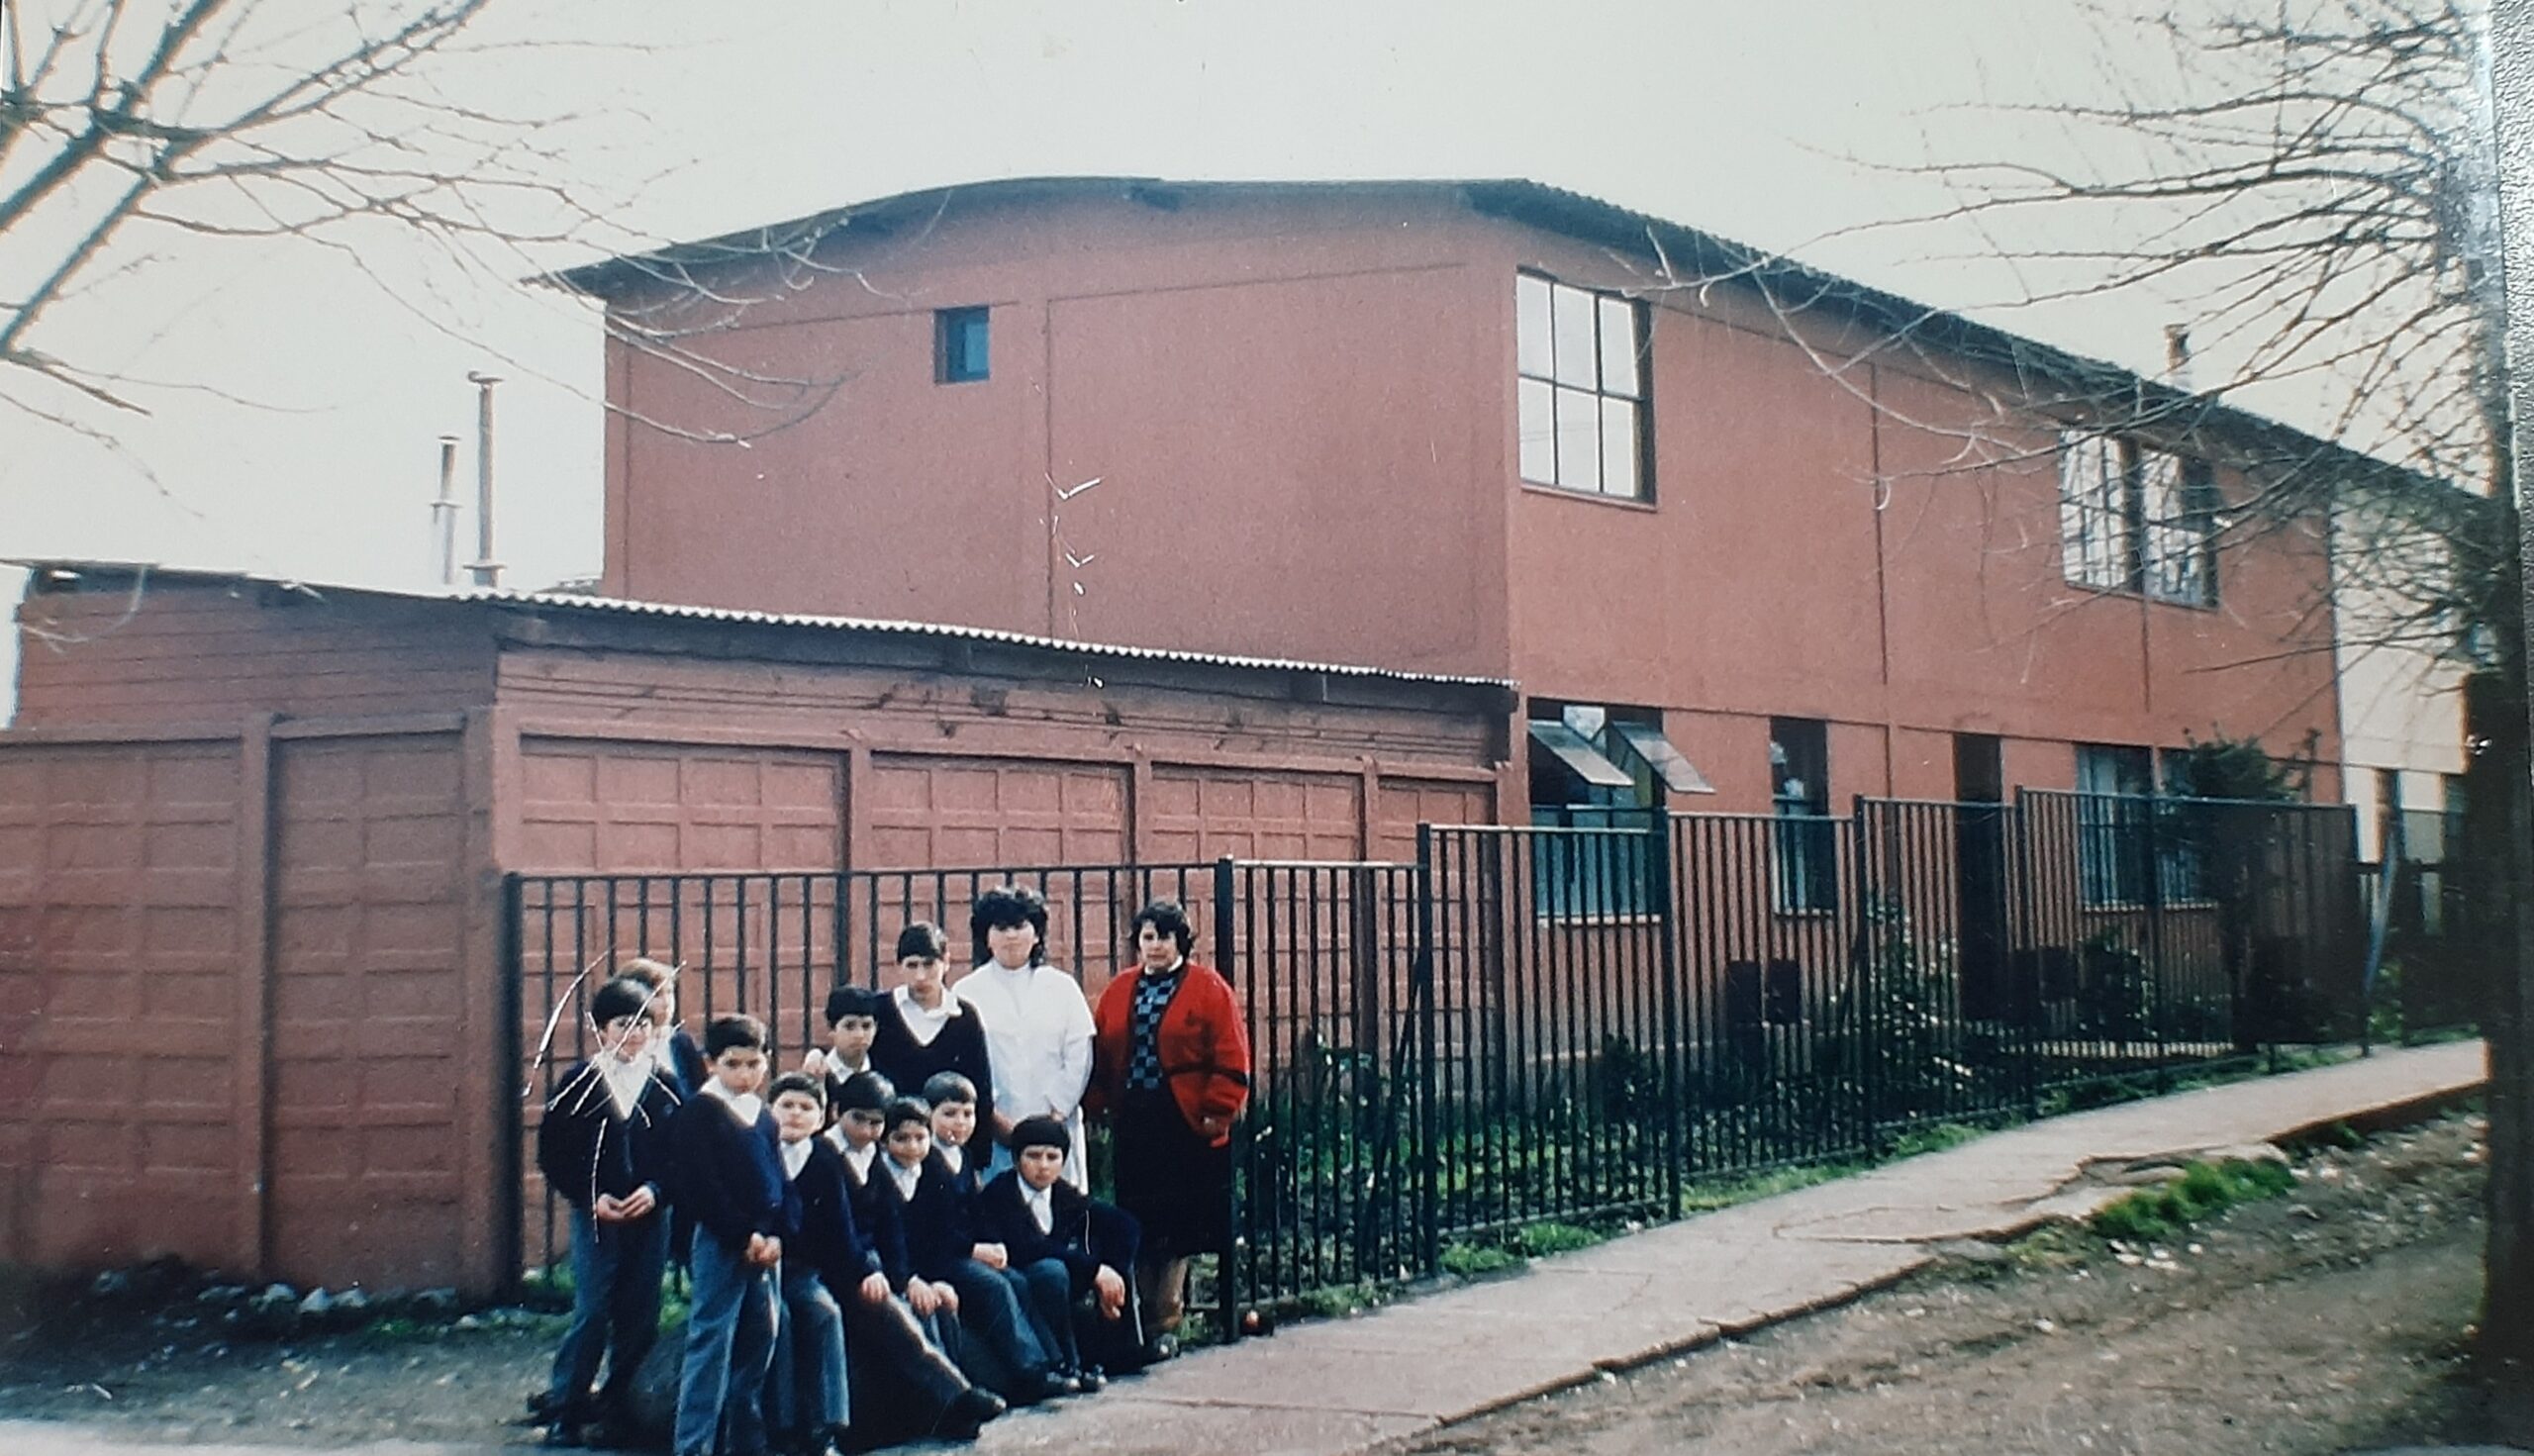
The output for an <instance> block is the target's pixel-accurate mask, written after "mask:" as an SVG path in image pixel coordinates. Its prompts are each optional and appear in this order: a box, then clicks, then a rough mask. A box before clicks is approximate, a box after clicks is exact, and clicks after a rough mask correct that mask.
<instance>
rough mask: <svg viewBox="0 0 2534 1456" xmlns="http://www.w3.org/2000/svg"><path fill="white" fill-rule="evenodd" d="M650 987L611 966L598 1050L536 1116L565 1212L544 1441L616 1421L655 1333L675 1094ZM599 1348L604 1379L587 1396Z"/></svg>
mask: <svg viewBox="0 0 2534 1456" xmlns="http://www.w3.org/2000/svg"><path fill="white" fill-rule="evenodd" d="M650 996H651V992H650V988H649V987H648V986H646V985H645V984H643V983H642V982H640V981H638V980H634V979H633V978H631V977H625V976H620V977H617V978H616V979H615V980H612V981H610V982H608V983H607V984H606V985H604V986H601V987H599V989H598V990H597V992H596V993H594V994H593V995H592V996H591V997H590V1005H589V1012H590V1019H591V1020H592V1021H594V1022H595V1023H597V1026H598V1035H599V1049H598V1052H597V1054H596V1055H594V1056H592V1057H590V1058H589V1059H588V1060H586V1061H583V1062H580V1063H578V1064H577V1065H575V1066H574V1067H573V1068H572V1069H571V1070H570V1071H568V1072H566V1073H564V1074H563V1078H562V1080H561V1081H560V1082H559V1083H557V1084H556V1085H555V1089H554V1096H553V1097H552V1098H550V1099H549V1100H548V1101H547V1102H546V1104H545V1116H544V1117H543V1118H542V1119H541V1120H540V1121H539V1122H538V1123H537V1125H536V1166H537V1169H538V1171H540V1172H542V1173H543V1174H544V1175H545V1186H546V1187H547V1188H549V1189H551V1190H553V1191H554V1192H555V1193H556V1194H558V1195H560V1196H561V1197H562V1199H563V1201H564V1202H565V1203H567V1204H569V1205H570V1206H571V1211H572V1212H571V1220H572V1319H571V1322H570V1323H569V1324H568V1325H566V1326H565V1327H564V1330H563V1342H562V1344H561V1346H560V1347H559V1348H557V1349H556V1350H555V1352H554V1372H553V1378H552V1379H551V1381H549V1382H548V1384H547V1386H546V1391H545V1399H544V1401H543V1402H542V1403H541V1404H540V1406H539V1409H540V1410H542V1411H543V1412H544V1414H545V1416H546V1418H547V1419H548V1420H549V1421H550V1422H551V1424H550V1425H549V1427H548V1428H547V1430H546V1433H545V1443H546V1444H547V1445H549V1446H577V1445H580V1444H581V1443H582V1441H583V1439H584V1437H585V1434H586V1432H585V1430H584V1427H585V1426H587V1425H588V1424H589V1423H591V1422H592V1421H593V1420H597V1421H601V1422H603V1423H604V1424H605V1425H607V1426H608V1427H610V1428H611V1429H621V1427H622V1426H623V1425H624V1424H625V1419H626V1411H625V1405H626V1400H627V1398H628V1397H629V1396H631V1395H632V1394H633V1376H634V1372H635V1371H637V1370H639V1369H640V1368H641V1365H642V1357H643V1355H644V1354H646V1353H647V1352H648V1351H649V1350H650V1348H651V1343H652V1341H653V1340H654V1339H655V1338H656V1337H657V1336H658V1333H659V1321H660V1271H661V1269H662V1267H663V1266H664V1265H665V1264H666V1262H667V1259H668V1224H669V1220H668V1213H667V1209H666V1194H667V1183H668V1175H669V1131H668V1129H669V1120H670V1118H671V1117H672V1116H674V1115H675V1114H676V1112H677V1109H678V1104H679V1101H680V1099H679V1097H678V1095H677V1092H676V1089H675V1088H674V1087H672V1086H671V1085H670V1083H669V1080H668V1079H667V1078H666V1077H665V1076H663V1075H661V1073H660V1072H659V1071H658V1069H657V1068H656V1067H655V1066H654V1065H653V1063H652V1060H651V1032H652V1024H651V1018H650V1015H649V1005H648V1004H649V1001H650ZM603 1356H604V1357H606V1359H607V1367H608V1369H607V1387H606V1389H605V1390H604V1391H603V1392H602V1393H601V1394H600V1396H599V1398H598V1400H597V1402H596V1403H595V1404H593V1402H592V1401H591V1398H590V1382H591V1381H593V1380H594V1379H596V1378H597V1376H598V1369H599V1361H600V1359H601V1357H603Z"/></svg>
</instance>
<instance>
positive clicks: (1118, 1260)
mask: <svg viewBox="0 0 2534 1456" xmlns="http://www.w3.org/2000/svg"><path fill="white" fill-rule="evenodd" d="M1072 1143H1073V1139H1072V1137H1071V1135H1070V1133H1069V1132H1068V1131H1067V1129H1066V1127H1065V1125H1064V1124H1063V1123H1062V1122H1059V1121H1057V1120H1056V1119H1055V1118H1053V1117H1023V1118H1022V1119H1021V1122H1020V1124H1019V1125H1017V1126H1016V1127H1014V1128H1013V1132H1012V1150H1013V1166H1012V1167H1011V1168H1008V1169H1006V1170H1005V1171H1003V1172H1001V1173H998V1174H996V1175H995V1178H994V1181H993V1182H991V1183H989V1184H987V1185H986V1188H985V1192H984V1193H983V1194H982V1195H980V1196H979V1198H978V1201H977V1232H978V1235H979V1236H980V1237H983V1238H990V1239H995V1240H998V1241H1000V1242H1001V1243H1002V1245H1003V1247H1004V1249H1005V1251H1006V1253H1007V1255H1008V1256H1009V1258H1010V1260H1011V1264H1012V1267H1013V1268H1015V1269H1018V1270H1020V1271H1022V1273H1023V1276H1024V1277H1025V1278H1026V1279H1027V1280H1028V1282H1029V1291H1030V1298H1031V1299H1032V1301H1033V1302H1034V1303H1035V1304H1036V1307H1037V1310H1038V1313H1039V1316H1040V1322H1041V1323H1042V1324H1045V1325H1047V1326H1049V1327H1051V1328H1053V1329H1054V1330H1055V1331H1057V1335H1056V1342H1057V1345H1058V1354H1059V1358H1060V1359H1062V1360H1063V1361H1065V1362H1066V1363H1067V1364H1068V1365H1070V1366H1071V1367H1072V1368H1074V1369H1075V1370H1076V1371H1077V1372H1078V1373H1079V1375H1080V1376H1081V1377H1082V1378H1083V1380H1084V1383H1085V1384H1087V1385H1089V1386H1091V1387H1092V1388H1093V1389H1097V1388H1098V1387H1099V1384H1100V1383H1101V1381H1102V1379H1103V1378H1104V1373H1105V1374H1116V1373H1119V1372H1121V1371H1124V1370H1130V1369H1134V1368H1136V1367H1137V1366H1139V1365H1140V1364H1141V1358H1140V1352H1141V1350H1142V1348H1143V1332H1142V1329H1141V1327H1140V1326H1141V1321H1140V1319H1139V1318H1138V1317H1137V1314H1138V1311H1137V1310H1136V1308H1135V1297H1134V1289H1133V1286H1132V1285H1131V1284H1129V1283H1128V1281H1127V1279H1126V1277H1125V1275H1124V1274H1123V1273H1121V1271H1122V1270H1127V1269H1132V1268H1134V1267H1135V1248H1136V1243H1137V1234H1138V1230H1137V1228H1136V1226H1135V1220H1134V1218H1133V1217H1132V1216H1130V1215H1129V1214H1127V1213H1122V1212H1121V1211H1120V1210H1118V1209H1115V1208H1113V1207H1111V1206H1110V1205H1108V1204H1105V1203H1102V1202H1101V1201H1100V1200H1098V1199H1095V1198H1091V1197H1089V1196H1088V1195H1086V1194H1084V1193H1083V1192H1082V1191H1081V1190H1080V1189H1077V1188H1075V1187H1074V1186H1073V1185H1072V1184H1070V1183H1068V1182H1066V1181H1065V1179H1064V1171H1065V1155H1066V1154H1067V1153H1068V1152H1070V1151H1071V1150H1072ZM1086 1307H1087V1308H1086Z"/></svg>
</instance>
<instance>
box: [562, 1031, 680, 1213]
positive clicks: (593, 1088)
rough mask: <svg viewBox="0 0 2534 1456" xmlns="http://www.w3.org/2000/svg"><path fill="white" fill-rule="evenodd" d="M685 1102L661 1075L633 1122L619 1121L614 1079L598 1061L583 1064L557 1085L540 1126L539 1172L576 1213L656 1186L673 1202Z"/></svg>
mask: <svg viewBox="0 0 2534 1456" xmlns="http://www.w3.org/2000/svg"><path fill="white" fill-rule="evenodd" d="M678 1102H679V1098H678V1094H677V1091H676V1089H675V1088H674V1087H672V1086H671V1084H670V1083H669V1081H668V1080H667V1079H666V1078H664V1077H662V1076H661V1075H660V1074H659V1073H658V1072H657V1071H653V1072H652V1073H650V1074H649V1075H648V1076H646V1077H645V1078H644V1079H643V1081H642V1095H641V1096H640V1097H639V1098H637V1099H635V1100H634V1104H633V1114H632V1116H618V1115H617V1111H616V1099H615V1098H614V1097H612V1096H610V1095H609V1093H608V1090H607V1076H606V1073H605V1071H604V1069H603V1067H602V1064H601V1063H600V1062H598V1061H597V1060H596V1059H592V1060H590V1061H585V1062H580V1063H577V1064H575V1065H574V1066H573V1068H572V1069H571V1070H570V1071H568V1072H566V1073H564V1074H563V1080H562V1081H560V1082H557V1083H556V1084H554V1095H553V1097H551V1098H549V1099H547V1100H546V1103H545V1116H543V1117H542V1118H541V1119H539V1120H538V1122H537V1124H536V1168H537V1171H538V1172H540V1173H543V1174H544V1175H545V1186H546V1187H547V1188H550V1189H552V1190H553V1191H554V1192H556V1193H557V1194H560V1195H561V1196H562V1197H563V1198H564V1199H565V1200H566V1201H567V1202H569V1203H570V1204H571V1205H572V1207H574V1208H576V1209H586V1208H588V1207H589V1206H590V1205H592V1204H594V1203H596V1202H597V1201H598V1198H599V1196H600V1195H601V1194H606V1195H610V1196H613V1197H615V1198H624V1197H626V1196H627V1195H628V1194H631V1193H633V1191H634V1190H635V1189H637V1188H640V1187H642V1186H643V1185H644V1184H649V1185H650V1186H651V1188H652V1190H653V1192H654V1193H656V1194H657V1195H658V1196H659V1197H661V1198H664V1199H665V1198H666V1197H668V1195H669V1183H668V1179H669V1166H670V1162H671V1160H672V1154H671V1152H670V1148H669V1120H670V1118H671V1117H673V1116H675V1115H676V1113H677V1108H678Z"/></svg>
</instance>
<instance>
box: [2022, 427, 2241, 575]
mask: <svg viewBox="0 0 2534 1456" xmlns="http://www.w3.org/2000/svg"><path fill="white" fill-rule="evenodd" d="M2216 535H2217V492H2216V488H2215V486H2214V485H2213V484H2212V483H2211V482H2210V481H2209V479H2208V470H2207V466H2206V465H2205V464H2204V463H2202V462H2199V461H2196V460H2192V459H2188V458H2186V457H2185V456H2182V455H2179V454H2176V453H2174V452H2173V451H2171V450H2161V449H2155V448H2153V447H2150V446H2146V445H2141V444H2139V443H2137V442H2136V441H2134V440H2127V439H2119V438H2115V437H2111V436H2107V435H2101V434H2097V433H2095V432H2092V431H2083V430H2063V431H2061V432H2060V433H2059V536H2060V560H2061V574H2062V575H2063V576H2065V577H2066V578H2067V579H2068V580H2069V581H2071V582H2074V583H2075V584H2077V585H2079V586H2083V587H2091V588H2093V589H2094V590H2095V591H2105V592H2135V593H2139V594H2142V595H2144V596H2147V597H2150V598H2153V599H2154V600H2156V601H2159V602H2172V603H2176V604H2178V605H2181V606H2186V607H2213V606H2215V605H2216V603H2217V551H2216Z"/></svg>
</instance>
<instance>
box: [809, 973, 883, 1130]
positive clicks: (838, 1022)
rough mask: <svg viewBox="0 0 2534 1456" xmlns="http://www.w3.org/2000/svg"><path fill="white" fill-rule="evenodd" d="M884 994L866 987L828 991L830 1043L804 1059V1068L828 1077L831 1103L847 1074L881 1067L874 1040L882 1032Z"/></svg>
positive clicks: (814, 1050) (856, 1073)
mask: <svg viewBox="0 0 2534 1456" xmlns="http://www.w3.org/2000/svg"><path fill="white" fill-rule="evenodd" d="M880 1010H881V1002H880V993H878V992H876V991H872V990H868V989H866V988H864V987H860V986H838V987H837V988H835V989H834V990H833V991H830V992H828V1044H827V1046H826V1047H825V1048H813V1049H812V1050H811V1052H810V1054H809V1055H807V1056H805V1057H803V1058H801V1070H802V1071H804V1072H807V1073H809V1074H810V1075H811V1076H813V1077H824V1078H826V1079H827V1084H828V1102H830V1103H832V1102H834V1101H835V1095H836V1092H837V1091H838V1090H839V1089H841V1088H842V1087H843V1086H844V1079H846V1078H847V1077H852V1076H856V1075H859V1074H860V1073H863V1072H869V1071H874V1070H877V1069H876V1068H874V1067H873V1066H872V1065H871V1042H872V1040H873V1039H874V1038H875V1037H877V1036H878V1035H879V1034H880Z"/></svg>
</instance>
